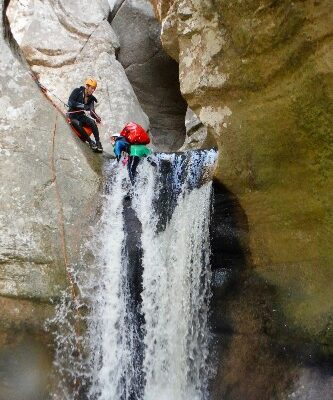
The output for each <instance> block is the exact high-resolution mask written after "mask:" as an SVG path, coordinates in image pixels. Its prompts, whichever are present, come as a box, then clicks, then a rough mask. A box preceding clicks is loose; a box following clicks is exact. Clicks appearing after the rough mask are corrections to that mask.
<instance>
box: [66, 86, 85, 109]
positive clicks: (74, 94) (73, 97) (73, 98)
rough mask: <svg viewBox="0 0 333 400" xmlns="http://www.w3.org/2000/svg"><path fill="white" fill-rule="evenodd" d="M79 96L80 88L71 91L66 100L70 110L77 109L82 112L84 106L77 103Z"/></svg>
mask: <svg viewBox="0 0 333 400" xmlns="http://www.w3.org/2000/svg"><path fill="white" fill-rule="evenodd" d="M79 94H80V88H76V89H74V90H73V91H72V93H71V95H70V96H69V99H68V105H69V107H70V108H77V109H79V110H84V104H83V103H81V102H80V101H78V97H79Z"/></svg>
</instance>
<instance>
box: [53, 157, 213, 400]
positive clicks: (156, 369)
mask: <svg viewBox="0 0 333 400" xmlns="http://www.w3.org/2000/svg"><path fill="white" fill-rule="evenodd" d="M215 157H216V153H215V151H202V152H193V153H186V154H185V155H184V154H183V155H175V154H173V155H163V154H162V155H159V156H158V157H156V160H155V161H156V163H157V166H155V167H154V166H152V165H150V164H149V163H148V161H147V160H142V161H141V162H140V164H139V167H138V171H137V176H136V184H135V186H134V188H131V198H132V200H131V201H130V200H128V198H126V199H125V197H126V196H127V195H128V189H129V188H130V184H129V181H128V176H127V170H126V168H125V167H123V165H122V164H121V163H119V164H116V163H111V164H110V168H109V172H108V174H109V181H108V190H107V193H106V195H105V201H104V206H103V210H104V211H103V215H102V218H101V222H100V224H99V226H98V228H97V229H96V235H95V239H94V241H93V252H94V254H95V259H96V265H95V268H94V270H92V271H91V273H90V277H89V276H88V275H89V273H88V275H87V274H85V276H84V278H83V277H81V278H80V277H78V281H79V282H78V283H79V285H80V288H81V292H82V295H83V297H84V298H85V299H87V301H88V302H89V307H90V311H89V313H88V316H87V317H86V324H87V330H86V332H85V339H84V344H85V349H86V354H87V356H86V360H84V362H81V363H82V364H85V367H84V368H81V370H79V369H78V368H76V371H71V374H72V375H75V374H79V373H80V371H81V373H82V371H84V379H85V381H86V382H88V384H87V389H86V390H85V396H86V397H87V398H89V400H156V399H159V400H206V399H208V380H209V378H210V376H211V368H210V365H209V362H208V355H209V329H208V308H209V300H210V280H211V271H210V240H209V219H210V211H211V192H212V183H211V176H210V175H211V172H212V170H213V166H214V161H215ZM126 204H127V205H126ZM130 212H132V213H133V215H136V217H135V218H136V220H137V221H138V224H139V225H140V231H141V232H140V237H138V238H137V239H138V243H137V245H138V246H141V253H142V258H141V255H140V257H137V258H138V260H136V261H139V264H141V265H140V269H139V270H136V268H138V266H137V265H133V259H131V257H132V258H133V255H132V256H129V253H128V249H127V247H128V246H129V238H130V237H131V235H134V232H132V231H131V229H132V230H133V226H131V225H129V226H128V225H127V223H126V220H128V214H129V213H130ZM126 218H127V219H126ZM135 235H138V232H136V233H135ZM132 247H133V243H132ZM140 260H141V261H140ZM133 268H134V271H133ZM141 271H142V273H141ZM133 272H134V273H138V272H140V276H141V275H142V276H141V279H142V285H141V284H140V285H139V286H140V287H138V284H137V282H136V281H135V282H136V283H134V284H133V282H134V281H133V279H132V278H131V276H133ZM141 290H142V292H141ZM138 291H140V292H141V294H140V295H139V297H140V300H141V301H140V302H138V301H137V297H138V296H136V295H137V293H139V292H138ZM134 292H136V293H134ZM60 364H61V363H58V365H60ZM63 368H64V367H63ZM69 369H70V368H69ZM78 381H79V379H78ZM64 398H66V400H67V398H68V399H69V398H70V397H68V396H66V397H64ZM84 398H85V397H84Z"/></svg>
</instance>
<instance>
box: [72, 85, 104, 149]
mask: <svg viewBox="0 0 333 400" xmlns="http://www.w3.org/2000/svg"><path fill="white" fill-rule="evenodd" d="M96 87H97V81H95V79H87V80H86V82H85V86H80V87H79V88H76V89H74V90H73V91H72V93H71V95H70V96H69V99H68V106H69V110H68V116H69V118H70V120H71V124H72V126H73V128H74V129H75V130H76V131H78V132H79V134H80V137H81V138H82V140H84V141H85V142H88V143H89V146H90V148H91V149H92V150H93V151H96V152H99V153H102V152H103V147H102V144H101V142H100V139H99V131H98V127H97V125H96V122H97V123H100V122H101V118H100V117H99V116H98V115H97V114H96V112H95V103H97V99H96V97H95V96H93V93H94V91H95V90H96ZM85 111H88V112H89V113H90V116H91V118H90V117H88V116H87V115H86V114H85ZM94 120H95V121H96V122H95V121H94ZM84 125H85V126H88V127H89V128H90V129H91V130H92V133H93V135H94V138H95V142H94V141H93V140H91V139H90V136H89V135H88V134H87V133H86V131H85V130H84V129H83V126H84Z"/></svg>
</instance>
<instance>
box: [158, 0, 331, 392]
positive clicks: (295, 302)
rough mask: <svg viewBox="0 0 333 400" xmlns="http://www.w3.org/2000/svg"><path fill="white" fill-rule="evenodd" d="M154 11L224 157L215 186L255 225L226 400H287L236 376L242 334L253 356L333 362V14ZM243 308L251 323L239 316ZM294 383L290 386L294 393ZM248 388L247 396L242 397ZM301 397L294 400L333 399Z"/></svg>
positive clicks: (274, 4) (187, 6)
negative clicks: (271, 351)
mask: <svg viewBox="0 0 333 400" xmlns="http://www.w3.org/2000/svg"><path fill="white" fill-rule="evenodd" d="M152 3H153V5H154V8H155V12H156V14H157V15H158V17H159V18H160V20H161V22H162V32H161V37H162V43H163V45H164V47H165V49H166V50H167V51H168V53H169V54H170V55H171V56H172V57H174V58H175V59H176V60H179V68H180V72H179V73H180V84H181V91H182V94H183V96H184V97H185V99H186V100H187V101H188V104H189V106H190V107H191V108H192V109H193V111H194V112H195V113H196V114H197V115H198V116H199V118H200V120H201V121H202V122H203V124H204V125H205V126H206V127H207V129H208V135H209V138H208V139H207V140H206V145H211V144H214V143H216V144H217V145H218V147H219V165H218V169H217V171H216V177H217V179H218V180H219V181H220V182H222V183H223V184H224V185H225V186H226V187H227V188H228V190H229V191H230V192H231V193H233V195H235V196H236V198H237V199H238V201H239V204H240V206H241V208H242V209H243V211H244V213H245V215H246V217H247V220H248V230H249V250H250V254H251V259H250V260H248V265H251V267H252V268H251V270H248V271H247V272H246V273H245V272H244V273H245V275H246V278H245V277H244V282H243V284H244V285H245V286H242V285H243V284H242V285H241V287H242V290H240V291H239V292H238V294H237V295H236V293H237V290H236V289H235V288H233V289H234V295H233V299H232V300H231V299H230V303H229V306H230V307H229V308H228V310H226V313H227V314H228V316H229V320H231V321H233V324H232V327H231V328H230V329H234V330H236V331H237V330H238V331H239V334H240V336H238V339H237V336H236V335H234V336H232V337H233V339H231V340H230V342H229V344H230V347H229V348H228V347H227V350H226V351H227V352H229V355H230V357H229V362H228V367H229V368H230V370H229V373H226V375H223V376H224V378H222V377H221V376H220V377H221V379H224V382H225V384H226V386H225V388H226V387H227V389H225V390H226V392H225V395H227V393H229V395H230V398H246V399H247V400H248V399H252V398H280V397H278V396H277V397H274V394H272V393H271V394H270V395H269V394H268V392H267V390H266V389H267V388H266V389H265V388H264V389H262V393H266V394H265V395H264V396H265V397H260V396H261V395H260V393H259V392H257V393H255V391H253V393H252V392H251V391H249V390H250V389H249V387H250V382H248V383H246V380H243V381H242V379H241V378H240V376H238V377H237V373H236V374H235V375H233V374H234V373H235V372H236V371H237V370H239V365H238V366H235V365H236V360H237V357H236V355H237V348H238V349H241V347H240V345H241V340H240V338H241V335H242V334H244V333H245V332H246V334H247V335H249V331H251V332H252V331H253V330H254V332H256V335H259V334H260V335H263V336H262V337H261V339H260V338H259V336H256V337H258V338H259V339H258V340H257V345H256V346H254V345H253V346H252V347H253V348H255V347H256V348H257V349H259V348H260V347H261V346H262V347H263V348H264V347H265V346H267V347H270V346H271V345H270V344H269V340H270V339H269V338H271V339H273V341H274V343H276V341H277V340H278V341H279V342H280V345H279V346H277V348H278V349H281V348H282V349H283V346H289V345H291V347H292V348H293V349H294V350H295V349H297V351H298V352H301V353H303V355H304V357H305V359H309V360H314V359H317V358H316V357H319V356H320V357H323V358H324V359H325V360H326V361H329V362H331V361H332V356H333V336H332V332H333V327H332V321H333V305H332V301H331V293H332V290H333V279H332V278H333V272H332V271H333V269H332V265H333V255H332V248H333V243H332V237H333V235H332V233H333V232H332V230H333V220H332V200H333V198H332V190H331V187H332V182H333V168H332V167H333V165H332V160H333V117H332V116H333V114H332V109H333V96H332V93H333V90H332V89H333V69H332V67H333V56H332V55H333V51H332V50H333V40H332V33H333V24H332V22H333V4H332V2H330V1H306V2H304V1H294V2H289V1H268V0H267V1H259V0H258V1H246V0H245V1H238V2H236V1H234V2H230V1H224V0H217V1H211V0H204V1H197V0H173V1H172V0H171V1H170V0H153V1H152ZM242 279H243V278H242ZM251 282H252V283H251ZM254 282H256V283H254ZM260 282H261V283H260ZM259 283H260V284H259ZM257 284H258V285H259V286H257V290H254V291H253V288H254V287H256V285H257ZM267 285H268V286H267ZM251 287H252V289H251ZM265 288H266V289H265ZM243 289H244V291H243ZM260 290H261V291H262V292H263V293H264V292H267V290H268V292H267V293H271V295H272V298H271V301H268V300H267V301H268V303H267V304H266V301H265V300H263V299H261V300H260V299H259V298H258V297H257V295H255V293H257V291H259V292H260ZM251 292H252V294H251ZM254 298H256V300H255V301H254V300H253V299H254ZM263 302H264V303H265V304H266V306H267V307H266V306H265V307H263ZM236 303H237V304H238V306H237V307H234V305H235V304H236ZM251 303H252V306H251ZM242 304H243V306H244V313H243V314H242V313H239V312H238V311H236V310H237V309H238V310H240V308H241V307H242V306H241V305H242ZM256 309H257V310H261V311H262V316H261V317H260V314H259V315H257V311H256ZM245 310H246V311H245ZM244 314H246V315H248V316H250V315H251V317H249V318H247V317H246V318H245V317H244ZM255 321H256V322H255ZM263 321H264V322H263ZM258 324H259V325H258ZM267 335H268V336H267ZM263 338H264V341H265V340H266V339H267V340H268V342H266V343H267V344H266V345H264V343H263V342H262V339H263ZM252 339H253V338H252ZM260 343H261V344H260ZM271 348H272V346H271ZM239 351H241V352H242V353H241V354H242V355H241V357H243V362H244V363H245V364H246V363H250V364H251V363H252V362H255V361H254V359H255V357H254V356H253V353H252V351H251V349H249V348H247V349H246V348H243V347H242V350H239ZM251 354H252V355H251ZM232 357H234V358H233V362H232V361H230V360H232ZM260 357H261V356H260ZM264 358H265V357H262V358H261V361H260V362H259V361H258V363H259V364H260V365H265V361H264ZM273 358H274V357H272V359H273ZM251 359H252V361H250V360H251ZM245 364H244V365H245ZM277 365H278V364H277ZM290 365H292V363H291V364H290ZM266 366H267V365H266ZM258 368H259V367H258ZM268 369H269V368H268ZM282 369H283V367H282ZM273 370H274V368H273V369H272V370H271V372H272V374H271V377H272V382H273V381H275V382H277V381H280V383H281V384H282V382H283V379H280V378H281V377H282V375H283V374H282V375H280V378H277V376H275V378H274V380H273V376H274V374H275V373H276V374H279V373H278V372H277V371H278V370H279V368H278V367H277V368H276V369H275V370H274V374H273ZM293 371H294V372H293V373H294V374H298V372H295V370H293ZM225 372H226V371H225ZM290 374H291V375H289V383H288V382H287V381H288V379H287V381H285V385H286V386H288V384H289V385H291V386H292V383H291V382H293V379H291V378H290V377H291V376H292V373H290ZM299 374H300V375H302V376H308V377H310V376H312V377H314V376H315V375H316V374H315V373H314V374H312V373H307V372H305V373H304V371H303V372H299ZM304 374H305V375H304ZM258 376H260V373H258V375H257V377H258ZM266 377H267V376H266ZM252 378H253V379H254V376H253V377H252ZM294 378H295V376H294ZM301 380H302V379H300V381H301ZM240 381H242V382H243V387H242V385H240V386H238V389H237V385H239V382H240ZM226 382H227V383H226ZM253 382H254V381H253ZM261 383H262V382H261ZM257 384H258V385H259V386H260V383H259V382H257ZM228 385H229V386H228ZM246 385H248V386H246ZM310 386H311V385H310ZM314 386H316V384H315V385H314ZM261 387H262V386H261ZM246 388H247V389H246ZM271 388H272V385H271ZM220 389H221V388H220ZM221 390H222V389H221ZM246 390H247V391H246ZM301 392H302V391H298V390H296V389H295V391H294V392H292V393H293V396H294V397H295V398H311V399H312V398H328V397H325V394H318V393H317V394H316V392H315V391H314V392H313V393H312V395H311V396H312V397H306V396H307V395H306V394H305V393H304V392H302V393H301ZM220 393H221V392H220ZM237 393H238V394H237ZM290 393H291V392H290ZM290 395H291V394H290ZM326 395H327V393H326ZM237 396H238V397H237ZM242 396H243V397H242ZM269 396H271V397H269ZM281 396H282V395H281ZM309 396H310V395H309ZM316 396H317V397H316ZM321 396H323V397H321ZM227 398H229V397H227ZM282 398H283V397H282Z"/></svg>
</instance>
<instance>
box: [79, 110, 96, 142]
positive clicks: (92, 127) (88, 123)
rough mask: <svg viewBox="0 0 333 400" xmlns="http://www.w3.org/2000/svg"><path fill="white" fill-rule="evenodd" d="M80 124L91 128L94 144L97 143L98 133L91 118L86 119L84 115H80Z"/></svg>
mask: <svg viewBox="0 0 333 400" xmlns="http://www.w3.org/2000/svg"><path fill="white" fill-rule="evenodd" d="M81 122H82V123H83V124H84V125H86V126H89V128H91V130H92V133H93V135H94V138H95V142H96V143H97V142H99V131H98V128H97V125H96V122H95V121H94V120H93V119H92V118H89V117H87V116H86V115H82V117H81Z"/></svg>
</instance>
